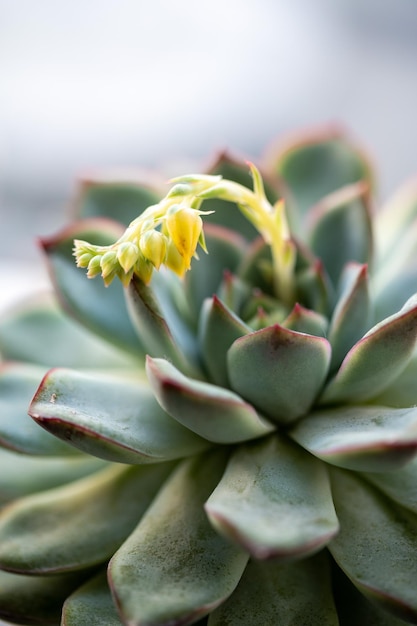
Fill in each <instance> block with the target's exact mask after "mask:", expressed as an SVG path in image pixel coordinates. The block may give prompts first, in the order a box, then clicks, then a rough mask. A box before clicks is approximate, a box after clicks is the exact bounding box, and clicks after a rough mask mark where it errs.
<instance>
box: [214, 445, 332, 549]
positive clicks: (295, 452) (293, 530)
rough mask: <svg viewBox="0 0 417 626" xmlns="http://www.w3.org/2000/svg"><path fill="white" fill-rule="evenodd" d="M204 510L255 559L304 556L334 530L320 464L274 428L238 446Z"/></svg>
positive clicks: (329, 500)
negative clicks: (266, 436) (275, 431)
mask: <svg viewBox="0 0 417 626" xmlns="http://www.w3.org/2000/svg"><path fill="white" fill-rule="evenodd" d="M205 509H206V511H207V514H208V516H209V519H210V521H211V523H212V524H213V526H214V527H215V528H216V529H217V530H218V531H219V532H221V533H222V534H223V535H225V537H227V538H228V539H231V540H232V541H236V542H238V543H239V544H240V545H242V546H243V548H245V549H246V550H247V551H248V552H250V554H251V555H252V556H253V557H255V558H257V559H266V558H271V557H274V558H279V559H298V558H301V557H305V556H306V555H308V554H311V553H312V552H317V551H318V550H319V549H320V548H322V547H323V546H324V545H326V544H327V543H328V541H329V540H330V539H331V537H333V535H334V534H335V533H336V532H337V530H338V521H337V518H336V514H335V511H334V507H333V502H332V496H331V492H330V484H329V480H328V477H327V473H326V469H325V467H324V465H323V464H322V463H320V461H318V460H317V459H315V458H314V457H312V456H310V455H309V454H306V453H305V452H304V450H302V449H300V448H299V447H298V446H296V445H294V444H293V443H292V442H291V441H289V440H288V439H287V438H286V437H285V436H280V435H279V434H278V433H276V434H275V435H272V436H270V437H268V438H266V439H262V440H261V441H259V442H257V443H253V444H246V445H244V446H241V447H239V448H238V449H237V450H236V452H235V453H234V454H233V455H232V457H231V459H230V461H229V464H228V466H227V469H226V472H225V474H224V476H223V478H222V479H221V481H220V483H219V484H218V486H217V487H216V489H215V490H214V491H213V493H212V494H211V496H210V498H209V499H208V500H207V502H206V505H205Z"/></svg>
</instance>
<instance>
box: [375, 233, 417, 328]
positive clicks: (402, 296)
mask: <svg viewBox="0 0 417 626" xmlns="http://www.w3.org/2000/svg"><path fill="white" fill-rule="evenodd" d="M416 262H417V222H415V223H414V224H412V225H411V226H410V227H409V228H408V230H407V231H406V232H405V233H404V234H403V235H402V236H401V237H399V239H398V240H397V247H396V249H395V250H394V251H393V252H392V253H391V254H390V255H387V257H386V258H383V259H381V260H380V263H379V265H378V266H377V271H376V272H375V274H374V278H373V292H374V299H375V308H376V312H377V315H378V319H381V318H383V317H384V316H388V315H391V314H392V313H394V312H395V311H396V310H397V309H398V307H400V306H401V305H402V304H403V303H404V302H405V301H406V300H407V299H408V298H409V297H410V296H412V295H413V294H414V293H415V292H416V284H417V269H416Z"/></svg>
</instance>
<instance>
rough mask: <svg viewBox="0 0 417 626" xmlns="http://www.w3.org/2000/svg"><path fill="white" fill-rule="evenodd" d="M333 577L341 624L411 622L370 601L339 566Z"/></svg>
mask: <svg viewBox="0 0 417 626" xmlns="http://www.w3.org/2000/svg"><path fill="white" fill-rule="evenodd" d="M333 578H334V582H333V588H334V595H335V600H336V606H337V613H338V616H339V625H340V626H352V624H355V626H406V624H409V623H410V622H404V620H402V619H399V618H397V617H394V615H392V613H388V612H387V611H385V610H384V609H382V608H381V607H380V606H379V605H377V604H374V603H373V602H370V601H369V600H368V599H367V598H366V597H365V596H364V595H362V594H361V593H360V591H358V589H356V587H355V586H354V585H353V584H352V583H351V582H350V580H349V579H348V577H347V576H345V575H344V574H343V572H342V570H341V569H339V568H338V567H334V571H333Z"/></svg>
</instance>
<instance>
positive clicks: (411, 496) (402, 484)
mask: <svg viewBox="0 0 417 626" xmlns="http://www.w3.org/2000/svg"><path fill="white" fill-rule="evenodd" d="M364 476H365V478H366V479H367V480H369V481H370V482H371V483H372V484H373V485H375V486H376V487H378V489H379V490H380V491H382V492H383V493H385V494H386V495H387V496H388V497H389V498H391V500H394V502H397V503H398V504H401V506H404V507H405V508H406V509H409V510H410V511H413V513H417V457H414V458H413V459H412V461H410V463H407V465H405V466H404V467H402V468H401V469H398V470H396V471H395V472H378V473H376V472H372V473H371V472H368V473H366V474H364Z"/></svg>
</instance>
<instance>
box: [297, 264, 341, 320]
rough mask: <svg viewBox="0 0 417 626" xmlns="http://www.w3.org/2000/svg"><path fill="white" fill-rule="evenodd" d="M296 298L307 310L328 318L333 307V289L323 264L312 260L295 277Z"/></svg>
mask: <svg viewBox="0 0 417 626" xmlns="http://www.w3.org/2000/svg"><path fill="white" fill-rule="evenodd" d="M295 284H296V293H297V298H298V300H299V301H300V302H302V303H303V304H304V306H306V307H307V308H308V309H311V310H312V311H316V312H317V313H319V314H321V315H324V316H325V317H329V316H330V314H331V311H332V310H333V306H334V299H335V296H334V288H333V285H332V283H331V281H330V279H329V276H328V274H327V272H326V269H325V267H324V265H323V263H322V262H321V261H319V260H317V259H316V260H313V261H311V262H310V264H309V265H307V266H306V267H303V268H302V269H300V270H299V271H298V272H297V274H296V277H295Z"/></svg>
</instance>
